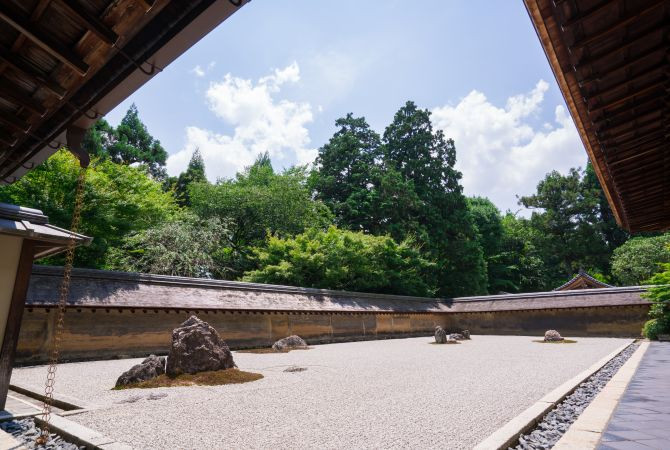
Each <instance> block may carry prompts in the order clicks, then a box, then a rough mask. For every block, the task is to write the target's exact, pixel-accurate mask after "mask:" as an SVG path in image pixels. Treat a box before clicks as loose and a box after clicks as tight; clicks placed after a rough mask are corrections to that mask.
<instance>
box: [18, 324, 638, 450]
mask: <svg viewBox="0 0 670 450" xmlns="http://www.w3.org/2000/svg"><path fill="white" fill-rule="evenodd" d="M533 339H537V337H535V338H534V337H527V336H526V337H523V336H473V338H472V341H466V342H464V343H462V344H460V345H429V343H430V342H432V338H430V337H422V338H410V339H393V340H384V341H366V342H352V343H342V344H329V345H319V346H315V347H314V348H313V349H311V350H307V351H293V352H290V353H282V354H250V353H237V352H235V353H234V357H235V362H236V363H237V365H238V366H239V368H240V369H242V370H247V371H252V372H260V373H262V374H263V375H264V376H265V378H263V379H262V380H259V381H254V382H251V383H247V384H241V385H228V386H217V387H184V388H159V389H150V390H149V389H130V390H124V391H112V390H110V388H112V387H113V386H114V383H115V381H116V378H117V377H118V376H119V375H120V374H121V373H122V372H123V371H125V370H127V369H128V368H130V367H131V366H132V365H133V364H136V363H138V362H139V361H141V360H140V359H130V360H128V359H127V360H116V361H97V362H87V363H72V364H63V365H61V366H59V368H58V373H57V380H56V393H57V394H58V393H62V394H66V395H68V396H71V397H74V398H79V399H82V400H85V401H87V402H90V403H93V404H96V405H98V406H99V408H98V409H96V410H94V411H91V412H86V413H82V414H78V415H73V416H70V417H69V419H71V420H74V421H76V422H78V423H81V424H82V425H85V426H88V427H90V428H93V429H95V430H98V431H100V432H102V433H104V434H106V435H108V436H109V437H112V438H114V439H116V440H118V441H121V442H125V443H127V444H130V445H132V446H133V447H135V448H141V449H148V448H202V449H204V448H207V449H212V448H273V449H275V448H389V447H392V448H401V447H413V448H437V447H441V448H453V449H456V448H459V449H462V448H471V447H472V446H473V445H475V444H476V443H478V442H479V441H481V440H482V439H483V438H485V437H486V436H488V435H489V434H490V433H492V432H493V431H495V430H496V429H497V428H499V427H500V426H501V425H503V424H504V423H505V422H507V421H508V420H509V419H511V418H512V417H514V416H515V415H517V414H518V413H519V412H521V411H522V410H524V409H525V408H526V407H528V406H530V405H531V404H532V403H533V402H535V401H536V400H537V399H539V398H540V397H542V396H543V395H544V394H545V393H547V392H549V391H550V390H552V389H553V388H555V387H556V386H558V385H559V384H561V383H563V382H564V381H566V380H568V379H569V378H570V377H572V376H574V375H576V374H577V373H579V372H580V371H582V370H584V369H586V368H587V367H589V366H590V365H591V364H593V363H594V362H596V361H597V360H598V359H600V358H602V357H604V356H606V355H607V354H608V353H610V352H612V351H613V350H615V349H616V348H617V347H619V346H621V345H623V344H624V343H626V342H630V340H626V339H607V338H579V339H578V343H576V344H565V345H549V344H539V343H535V342H533V341H532V340H533ZM291 365H297V366H300V367H306V368H307V369H308V370H306V371H303V372H295V373H287V372H284V369H286V368H287V367H288V366H291ZM45 376H46V368H45V367H44V366H40V367H29V368H21V369H15V370H14V374H13V376H12V382H17V383H20V384H23V385H28V386H31V387H33V388H35V389H37V390H41V389H42V386H43V385H44V378H45ZM157 393H158V394H166V395H165V396H164V397H161V398H156V399H150V398H149V396H150V394H154V395H152V396H153V397H159V396H156V395H155V394H157Z"/></svg>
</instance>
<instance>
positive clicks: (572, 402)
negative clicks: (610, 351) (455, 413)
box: [509, 343, 640, 450]
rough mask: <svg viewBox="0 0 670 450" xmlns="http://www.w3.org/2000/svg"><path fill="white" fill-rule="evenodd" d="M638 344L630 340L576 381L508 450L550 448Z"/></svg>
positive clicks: (633, 351)
mask: <svg viewBox="0 0 670 450" xmlns="http://www.w3.org/2000/svg"><path fill="white" fill-rule="evenodd" d="M639 346H640V344H639V343H633V344H631V345H629V346H628V347H626V348H625V349H624V350H622V351H621V353H619V354H618V355H617V356H615V357H614V358H612V359H611V360H610V361H609V362H608V363H607V364H605V365H604V366H603V367H602V369H600V370H599V371H598V372H596V373H594V374H593V375H591V376H590V377H589V378H588V379H587V380H586V381H584V382H583V383H582V384H580V385H579V386H578V387H577V389H575V391H574V392H573V393H572V394H570V395H569V396H567V397H566V398H565V400H563V401H562V402H561V403H559V404H558V406H556V408H554V409H552V410H551V411H550V412H549V413H547V415H545V416H544V417H543V418H542V421H541V422H540V423H538V424H537V425H536V427H535V428H534V429H533V431H531V432H530V433H528V434H523V435H521V436H520V437H519V440H518V443H517V445H516V446H515V447H509V449H510V450H512V449H514V450H548V449H550V448H552V447H553V446H554V445H556V443H557V442H558V441H559V439H561V437H562V436H563V435H564V434H565V432H566V431H568V428H570V425H572V424H573V423H574V422H575V420H577V418H578V417H579V416H580V414H581V413H582V412H583V411H584V410H585V409H586V407H587V406H589V404H590V403H591V401H592V400H593V399H594V398H595V397H596V396H597V395H598V393H600V391H601V390H602V389H603V388H604V387H605V385H606V384H607V383H608V382H609V380H610V379H611V378H612V377H613V376H614V374H616V373H617V372H618V370H619V369H620V368H621V366H623V365H624V364H625V363H626V361H628V358H630V357H631V356H632V355H633V353H635V350H637V348H638V347H639Z"/></svg>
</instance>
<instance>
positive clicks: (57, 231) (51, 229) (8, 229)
mask: <svg viewBox="0 0 670 450" xmlns="http://www.w3.org/2000/svg"><path fill="white" fill-rule="evenodd" d="M0 234H9V235H13V236H19V237H22V238H25V239H30V240H32V241H35V243H36V244H35V256H34V257H35V259H39V258H43V257H45V256H49V255H54V254H56V253H60V252H62V251H64V250H65V249H66V247H67V243H68V242H69V240H70V238H71V237H74V240H75V242H76V243H77V244H83V245H88V244H90V242H91V241H92V238H90V237H88V236H84V235H83V234H79V233H72V232H71V231H68V230H64V229H62V228H59V227H57V226H55V225H51V224H49V218H48V217H47V216H45V215H44V214H42V211H40V210H39V209H33V208H26V207H24V206H16V205H9V204H7V203H0Z"/></svg>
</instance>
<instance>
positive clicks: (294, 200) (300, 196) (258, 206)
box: [189, 155, 332, 279]
mask: <svg viewBox="0 0 670 450" xmlns="http://www.w3.org/2000/svg"><path fill="white" fill-rule="evenodd" d="M189 194H190V198H191V205H192V206H191V207H192V209H193V211H194V212H195V213H196V214H198V215H199V216H200V217H202V218H210V217H216V218H218V219H219V220H221V221H222V222H224V223H227V224H228V231H229V233H228V239H229V242H228V245H227V246H226V250H225V251H223V252H221V253H220V255H219V257H220V258H221V260H220V261H219V264H220V265H221V266H225V267H227V268H228V269H229V272H228V273H227V274H226V275H225V277H226V278H229V279H234V278H237V277H240V276H241V275H242V274H243V272H245V271H247V270H251V269H253V268H254V267H255V265H254V261H253V258H252V256H253V254H252V247H257V246H262V245H264V242H265V238H266V235H267V233H268V232H269V233H272V234H275V235H277V236H279V237H288V236H293V235H296V234H299V233H302V232H303V231H305V230H306V229H307V228H311V227H317V228H319V227H320V228H325V227H327V226H328V225H329V224H330V223H331V221H332V216H331V214H330V212H329V210H328V208H326V207H325V206H324V205H323V203H321V202H319V201H315V200H313V199H312V197H311V194H310V191H309V189H308V187H307V173H306V169H305V168H304V167H294V168H291V169H288V170H286V171H284V172H283V173H280V174H277V173H275V172H274V170H273V169H272V165H271V164H270V163H269V159H268V157H267V155H261V156H260V157H259V158H258V159H257V161H256V163H254V164H253V165H252V166H250V167H248V168H247V169H246V170H244V171H243V172H241V173H238V174H237V177H236V178H235V179H232V180H219V181H218V182H217V183H216V184H214V185H211V184H208V183H194V184H192V185H191V187H190V189H189Z"/></svg>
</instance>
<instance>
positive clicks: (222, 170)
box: [167, 62, 316, 181]
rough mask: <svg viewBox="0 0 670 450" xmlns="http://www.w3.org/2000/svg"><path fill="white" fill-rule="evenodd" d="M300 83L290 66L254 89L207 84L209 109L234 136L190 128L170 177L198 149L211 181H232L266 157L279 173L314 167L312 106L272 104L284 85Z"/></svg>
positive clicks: (230, 80)
mask: <svg viewBox="0 0 670 450" xmlns="http://www.w3.org/2000/svg"><path fill="white" fill-rule="evenodd" d="M298 81H300V68H299V66H298V64H297V63H295V62H294V63H292V64H290V65H288V66H287V67H285V68H283V69H275V70H274V71H272V73H271V74H270V75H267V76H264V77H261V78H260V79H259V80H258V81H257V82H256V83H254V82H253V81H252V80H248V79H243V78H238V77H234V76H233V75H231V74H227V75H226V76H225V77H224V78H223V80H221V81H218V82H213V83H211V84H210V86H209V88H208V89H207V92H206V99H207V104H208V105H209V109H210V110H211V111H212V112H213V113H214V114H215V115H216V116H217V117H219V118H220V119H222V120H223V121H224V122H226V123H227V124H229V125H231V126H232V127H233V128H234V129H233V132H232V134H220V133H217V132H215V131H212V130H206V129H202V128H199V127H196V126H191V127H188V128H187V129H186V143H185V145H184V147H183V148H182V149H181V150H180V151H178V152H177V153H175V154H173V155H171V156H170V157H169V158H168V161H167V170H168V173H170V174H171V175H176V174H178V173H180V172H181V171H182V170H184V169H185V168H186V166H187V164H188V161H189V159H190V157H191V154H192V153H193V150H195V148H199V149H200V151H201V153H202V156H203V159H204V161H205V167H206V170H207V178H208V179H210V180H212V181H214V180H215V179H216V178H218V177H232V176H234V175H235V173H236V172H238V171H239V170H241V169H243V168H244V167H245V166H248V165H249V164H251V163H252V162H253V161H254V159H255V158H256V156H257V155H258V154H259V153H262V152H265V151H268V152H269V153H270V157H271V158H272V161H273V163H274V164H275V166H277V167H281V166H284V165H290V164H294V163H297V164H306V163H309V162H312V161H313V160H314V158H315V157H316V149H314V148H311V147H310V145H309V144H310V138H309V132H308V130H307V128H306V125H307V124H308V123H310V122H312V120H313V114H312V107H311V105H310V104H309V103H298V102H292V101H289V100H277V99H276V98H275V97H276V95H277V94H278V93H280V91H281V87H282V85H284V84H288V83H297V82H298Z"/></svg>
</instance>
